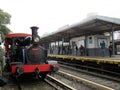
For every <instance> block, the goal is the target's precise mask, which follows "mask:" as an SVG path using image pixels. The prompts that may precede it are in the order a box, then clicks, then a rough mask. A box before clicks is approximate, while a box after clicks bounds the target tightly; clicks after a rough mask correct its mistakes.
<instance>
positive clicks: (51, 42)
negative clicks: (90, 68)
mask: <svg viewBox="0 0 120 90" xmlns="http://www.w3.org/2000/svg"><path fill="white" fill-rule="evenodd" d="M118 30H120V19H119V18H113V17H106V16H98V15H95V16H91V17H88V18H86V19H84V20H82V21H80V22H79V23H76V24H73V25H70V26H67V27H65V28H63V29H62V30H59V31H56V32H54V33H51V34H49V35H46V36H43V37H42V38H41V43H42V44H43V46H44V47H45V48H47V49H48V51H49V53H53V54H72V55H80V54H79V51H78V52H76V50H75V47H76V46H77V47H78V50H79V48H80V46H81V45H83V46H84V48H85V55H86V56H101V52H102V51H101V46H100V43H101V42H102V41H104V42H105V47H106V56H108V55H109V50H108V47H109V45H110V42H112V46H113V55H115V54H117V53H116V52H117V50H118V48H119V47H118V46H119V40H118V41H117V40H114V32H115V31H118ZM68 46H70V48H71V52H72V53H66V52H67V51H65V52H64V51H63V47H65V49H67V48H68ZM59 47H61V49H60V52H59ZM51 50H52V52H51ZM75 53H77V54H75Z"/></svg>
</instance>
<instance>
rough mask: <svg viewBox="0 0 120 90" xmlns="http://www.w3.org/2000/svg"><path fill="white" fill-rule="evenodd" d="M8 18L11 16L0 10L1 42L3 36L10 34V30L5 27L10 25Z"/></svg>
mask: <svg viewBox="0 0 120 90" xmlns="http://www.w3.org/2000/svg"><path fill="white" fill-rule="evenodd" d="M10 18H11V16H10V15H9V14H8V13H7V12H4V11H3V10H1V9H0V34H1V38H2V41H4V39H5V36H6V35H7V34H8V33H10V32H11V30H10V29H9V28H8V27H7V26H6V25H7V24H10Z"/></svg>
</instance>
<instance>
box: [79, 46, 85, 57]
mask: <svg viewBox="0 0 120 90" xmlns="http://www.w3.org/2000/svg"><path fill="white" fill-rule="evenodd" d="M80 54H81V56H83V55H84V47H83V45H81V46H80Z"/></svg>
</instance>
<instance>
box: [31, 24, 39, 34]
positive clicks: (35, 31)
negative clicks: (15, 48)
mask: <svg viewBox="0 0 120 90" xmlns="http://www.w3.org/2000/svg"><path fill="white" fill-rule="evenodd" d="M38 29H39V27H37V26H33V27H31V30H32V35H38V33H37V30H38Z"/></svg>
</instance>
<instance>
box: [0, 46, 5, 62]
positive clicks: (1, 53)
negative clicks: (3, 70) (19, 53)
mask: <svg viewBox="0 0 120 90" xmlns="http://www.w3.org/2000/svg"><path fill="white" fill-rule="evenodd" d="M4 55H5V51H4V49H3V48H2V47H0V62H2V61H3V59H4V57H3V56H4Z"/></svg>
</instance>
